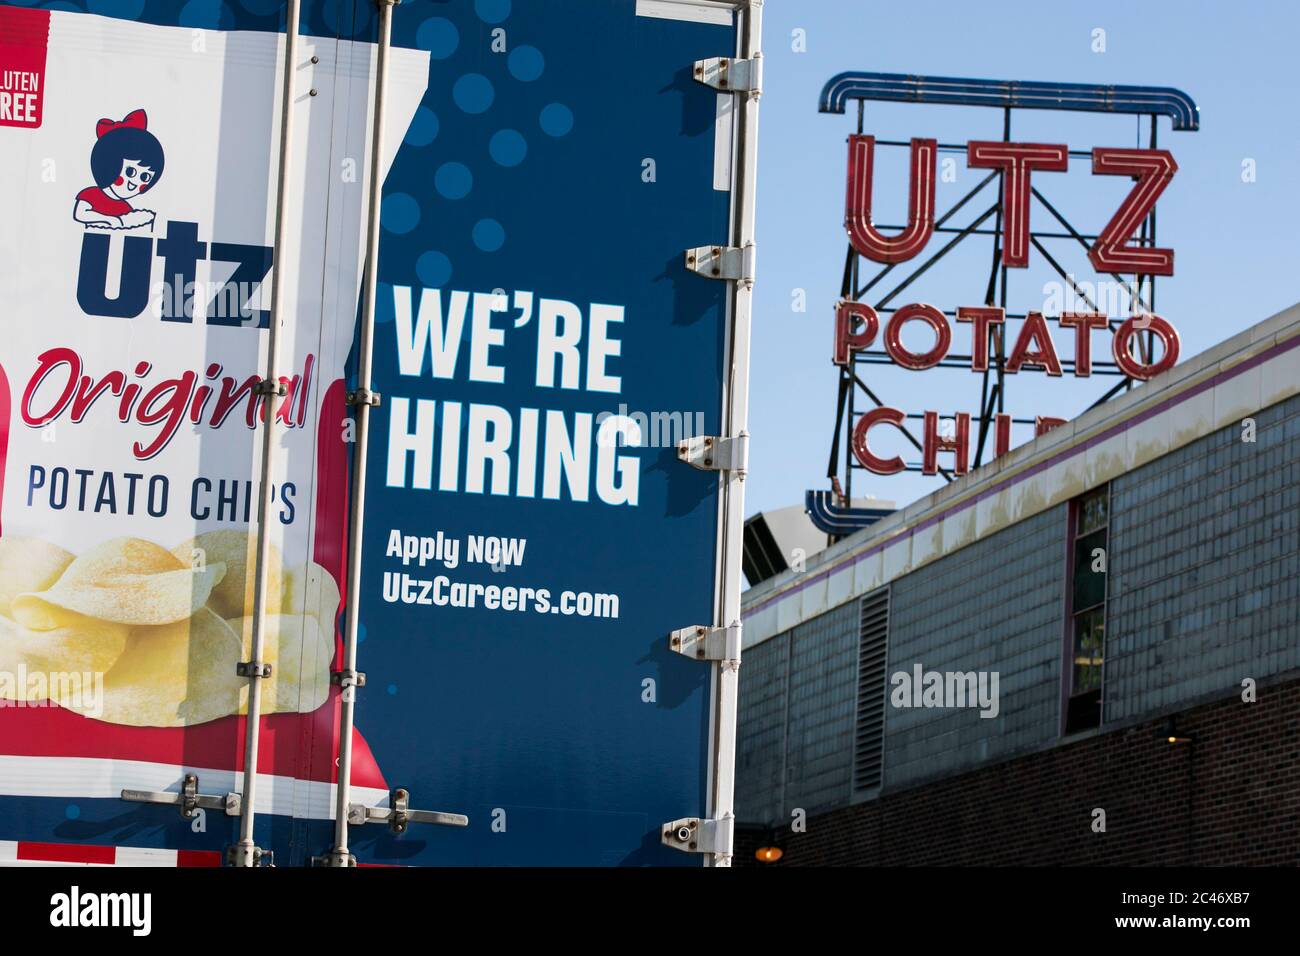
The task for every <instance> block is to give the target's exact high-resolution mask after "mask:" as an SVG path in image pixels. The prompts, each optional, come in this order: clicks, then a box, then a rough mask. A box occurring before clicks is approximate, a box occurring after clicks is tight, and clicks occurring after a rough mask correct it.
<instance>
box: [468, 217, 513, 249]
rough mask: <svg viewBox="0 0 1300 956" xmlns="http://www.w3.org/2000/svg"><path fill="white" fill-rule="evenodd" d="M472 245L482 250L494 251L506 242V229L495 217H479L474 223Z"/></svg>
mask: <svg viewBox="0 0 1300 956" xmlns="http://www.w3.org/2000/svg"><path fill="white" fill-rule="evenodd" d="M473 238H474V245H476V246H478V247H479V248H480V249H482V250H483V251H484V252H496V251H497V250H498V249H500V248H501V247H502V246H503V245H505V242H506V231H505V229H504V228H502V226H501V223H499V222H497V221H496V220H495V219H480V220H479V221H478V222H476V223H475V224H474V232H473Z"/></svg>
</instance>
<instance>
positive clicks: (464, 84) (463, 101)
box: [451, 73, 496, 114]
mask: <svg viewBox="0 0 1300 956" xmlns="http://www.w3.org/2000/svg"><path fill="white" fill-rule="evenodd" d="M495 96H496V91H495V90H494V89H493V88H492V81H491V80H489V79H488V78H487V77H486V76H484V75H483V74H482V73H466V74H465V75H464V76H462V77H461V78H460V79H458V80H457V81H456V85H455V86H453V87H452V89H451V98H452V99H453V100H455V102H456V105H457V106H459V107H460V108H461V109H462V110H464V111H465V112H466V113H474V114H478V113H483V112H486V111H487V110H488V109H489V108H490V107H491V106H492V100H493V98H494V97H495Z"/></svg>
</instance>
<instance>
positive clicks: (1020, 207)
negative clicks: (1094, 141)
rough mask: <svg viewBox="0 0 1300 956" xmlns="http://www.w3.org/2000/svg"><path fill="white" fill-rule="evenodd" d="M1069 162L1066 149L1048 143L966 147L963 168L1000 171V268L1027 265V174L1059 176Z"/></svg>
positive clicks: (1068, 154) (979, 142) (977, 144)
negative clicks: (1052, 173) (1031, 172)
mask: <svg viewBox="0 0 1300 956" xmlns="http://www.w3.org/2000/svg"><path fill="white" fill-rule="evenodd" d="M1069 161H1070V151H1069V147H1067V146H1063V145H1054V144H1049V143H1002V142H996V141H995V142H982V141H979V140H971V141H970V142H969V143H967V144H966V165H967V166H974V167H977V168H983V169H1001V170H1003V174H1002V264H1003V265H1004V266H1016V267H1019V268H1023V267H1024V266H1027V265H1029V174H1030V170H1034V169H1041V170H1044V171H1047V172H1057V173H1063V172H1065V170H1066V167H1067V165H1068V163H1069Z"/></svg>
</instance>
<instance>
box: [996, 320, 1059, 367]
mask: <svg viewBox="0 0 1300 956" xmlns="http://www.w3.org/2000/svg"><path fill="white" fill-rule="evenodd" d="M1035 342H1036V343H1037V344H1038V347H1037V348H1036V349H1033V350H1031V349H1030V348H1029V346H1030V344H1031V343H1035ZM1022 365H1039V366H1042V367H1043V368H1045V369H1047V374H1048V375H1060V374H1061V360H1060V359H1059V358H1057V357H1056V346H1055V345H1053V344H1052V336H1051V334H1050V333H1049V332H1048V331H1047V322H1046V320H1045V319H1044V318H1043V313H1041V312H1030V313H1029V315H1028V316H1026V317H1025V324H1024V325H1023V326H1022V327H1021V329H1020V335H1018V336H1017V337H1016V344H1015V345H1014V346H1013V347H1012V349H1011V357H1010V358H1008V359H1007V374H1008V375H1015V374H1016V373H1017V372H1019V371H1020V367H1021V366H1022Z"/></svg>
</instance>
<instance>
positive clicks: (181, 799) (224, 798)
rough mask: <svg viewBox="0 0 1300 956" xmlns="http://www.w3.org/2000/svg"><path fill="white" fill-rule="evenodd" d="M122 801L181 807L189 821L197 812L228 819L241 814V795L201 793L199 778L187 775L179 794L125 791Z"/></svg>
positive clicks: (165, 791)
mask: <svg viewBox="0 0 1300 956" xmlns="http://www.w3.org/2000/svg"><path fill="white" fill-rule="evenodd" d="M122 799H123V800H126V801H129V802H131V803H159V804H163V805H164V806H173V807H180V809H181V816H183V817H184V818H185V819H187V820H189V819H191V818H192V817H193V816H194V812H195V811H196V810H200V809H203V810H220V811H221V812H223V813H224V814H225V815H226V816H228V817H237V816H239V812H240V805H241V804H240V795H239V794H237V793H227V794H223V795H217V794H206V793H199V778H198V776H197V775H196V774H192V773H187V774H186V775H185V777H184V779H182V780H181V789H180V791H179V792H173V791H171V790H123V791H122Z"/></svg>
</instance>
